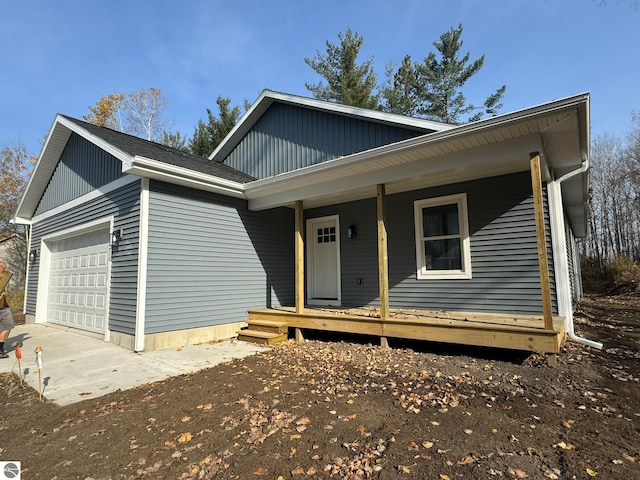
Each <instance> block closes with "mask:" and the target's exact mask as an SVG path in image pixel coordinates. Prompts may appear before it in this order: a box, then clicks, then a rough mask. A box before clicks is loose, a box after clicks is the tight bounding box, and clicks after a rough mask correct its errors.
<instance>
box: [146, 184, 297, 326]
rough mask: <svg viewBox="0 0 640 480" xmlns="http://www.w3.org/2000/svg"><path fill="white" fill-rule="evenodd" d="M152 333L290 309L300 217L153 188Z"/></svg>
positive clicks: (184, 191) (150, 247)
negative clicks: (295, 229)
mask: <svg viewBox="0 0 640 480" xmlns="http://www.w3.org/2000/svg"><path fill="white" fill-rule="evenodd" d="M149 205H150V207H149V241H148V255H147V296H146V316H145V334H154V333H161V332H168V331H174V330H182V329H188V328H198V327H207V326H212V325H220V324H225V323H231V322H242V321H246V319H247V310H248V309H251V308H265V307H270V306H272V305H273V306H275V305H291V304H292V302H293V297H294V284H293V280H294V255H293V240H294V237H293V223H294V222H293V211H292V210H290V209H286V208H278V209H274V210H269V211H264V212H252V211H249V210H248V209H247V202H246V200H240V199H235V198H230V197H225V196H221V195H217V194H213V193H207V192H202V191H198V190H193V189H189V188H186V187H180V186H176V185H170V184H167V183H163V182H159V181H153V180H152V181H151V182H150V189H149Z"/></svg>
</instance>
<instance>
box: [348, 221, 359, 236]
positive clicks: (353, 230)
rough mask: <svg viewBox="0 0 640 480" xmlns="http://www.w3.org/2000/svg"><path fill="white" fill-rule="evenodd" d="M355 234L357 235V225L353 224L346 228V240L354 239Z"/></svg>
mask: <svg viewBox="0 0 640 480" xmlns="http://www.w3.org/2000/svg"><path fill="white" fill-rule="evenodd" d="M357 234H358V225H356V224H355V223H353V224H351V225H349V226H348V227H347V238H351V239H353V238H356V235H357Z"/></svg>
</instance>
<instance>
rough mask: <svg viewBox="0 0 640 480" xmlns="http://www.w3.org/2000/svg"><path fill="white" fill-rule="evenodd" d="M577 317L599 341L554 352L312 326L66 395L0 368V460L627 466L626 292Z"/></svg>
mask: <svg viewBox="0 0 640 480" xmlns="http://www.w3.org/2000/svg"><path fill="white" fill-rule="evenodd" d="M576 329H577V332H578V334H580V335H582V336H585V337H587V338H590V339H593V340H598V341H602V342H604V344H605V349H604V350H602V351H597V350H595V349H592V348H588V347H584V346H582V345H579V344H575V343H568V344H567V345H566V346H565V347H564V349H563V351H562V353H561V354H560V355H559V358H558V367H556V368H551V367H548V366H547V365H546V361H545V359H544V358H543V357H541V356H539V355H525V354H521V353H514V352H508V351H506V352H505V351H497V350H487V349H470V348H466V347H465V348H462V347H452V346H443V345H434V344H427V343H413V344H408V343H403V344H400V343H398V342H395V343H394V342H390V343H391V346H392V348H390V349H382V348H380V347H377V346H372V345H371V344H367V343H366V342H373V341H374V339H370V338H357V337H349V338H348V339H347V341H339V339H337V338H336V337H334V338H322V339H320V338H319V337H316V339H315V340H309V341H306V342H304V343H302V344H296V343H293V342H289V343H286V344H282V345H280V346H277V347H276V348H273V349H270V350H265V352H264V353H262V354H259V355H257V356H254V357H249V358H246V359H244V360H237V361H233V362H231V363H227V364H223V365H219V366H217V367H214V368H211V369H208V370H203V371H200V372H198V373H196V374H192V375H186V376H180V377H175V378H172V379H169V380H166V381H162V382H159V383H154V384H147V385H143V386H141V387H139V388H137V389H133V390H128V391H124V392H117V393H114V394H110V395H107V396H105V397H102V398H100V399H94V400H87V401H84V402H81V403H77V404H74V405H71V406H68V407H57V406H55V405H53V404H51V403H48V402H40V401H39V400H38V395H37V393H36V392H34V391H33V390H31V389H30V388H28V387H22V386H20V384H19V381H18V378H17V377H16V376H12V375H4V376H2V377H0V384H1V386H2V388H1V389H0V422H1V423H0V460H2V461H9V460H14V461H15V460H19V461H21V462H22V469H23V471H22V478H24V479H58V480H66V479H76V478H79V479H96V480H98V479H200V478H225V479H227V478H228V479H235V478H238V479H251V478H267V479H278V478H283V479H305V478H352V479H360V478H361V479H366V478H376V479H392V478H393V479H395V478H399V479H405V478H406V479H412V478H413V479H436V480H447V479H450V480H453V479H456V478H463V479H490V478H505V479H511V478H531V479H545V478H551V479H574V478H575V479H586V478H591V477H595V476H597V477H599V478H606V479H628V480H631V479H634V478H639V477H640V475H639V474H638V472H640V465H639V464H640V348H639V347H640V297H638V296H618V297H588V298H586V299H585V300H583V301H582V303H581V306H580V311H579V313H578V315H577V319H576ZM343 340H344V337H343ZM634 472H635V473H634Z"/></svg>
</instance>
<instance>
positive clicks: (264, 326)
mask: <svg viewBox="0 0 640 480" xmlns="http://www.w3.org/2000/svg"><path fill="white" fill-rule="evenodd" d="M247 323H248V324H249V329H250V330H256V331H258V332H269V333H287V332H288V331H289V325H288V324H287V323H286V322H280V321H277V320H262V319H251V318H250V319H249V320H248V322H247Z"/></svg>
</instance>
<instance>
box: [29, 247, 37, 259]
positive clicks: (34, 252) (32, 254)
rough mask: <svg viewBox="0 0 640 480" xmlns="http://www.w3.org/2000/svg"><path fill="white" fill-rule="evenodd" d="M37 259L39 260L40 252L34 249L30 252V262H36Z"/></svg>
mask: <svg viewBox="0 0 640 480" xmlns="http://www.w3.org/2000/svg"><path fill="white" fill-rule="evenodd" d="M36 258H38V251H37V250H36V249H33V250H31V251H30V252H29V261H30V262H34V261H35V260H36Z"/></svg>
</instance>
